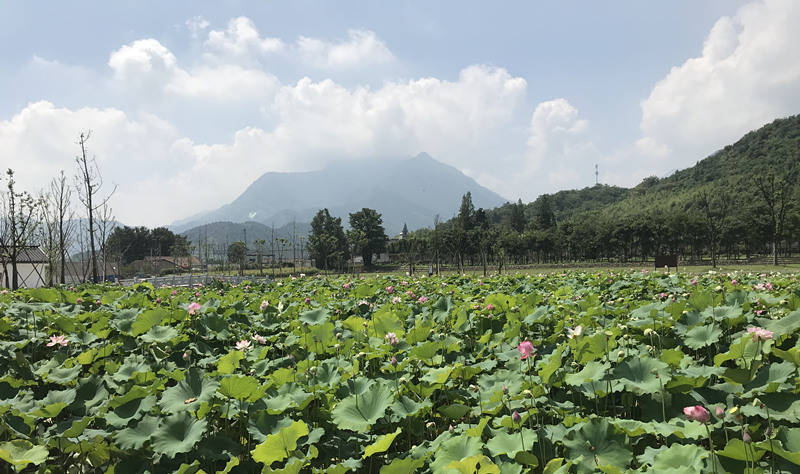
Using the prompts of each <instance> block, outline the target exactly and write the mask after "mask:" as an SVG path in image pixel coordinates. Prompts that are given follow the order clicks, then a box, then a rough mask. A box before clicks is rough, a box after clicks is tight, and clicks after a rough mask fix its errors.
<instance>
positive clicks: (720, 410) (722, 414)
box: [716, 407, 725, 418]
mask: <svg viewBox="0 0 800 474" xmlns="http://www.w3.org/2000/svg"><path fill="white" fill-rule="evenodd" d="M716 413H717V418H723V417H725V410H724V409H723V408H722V407H717V410H716Z"/></svg>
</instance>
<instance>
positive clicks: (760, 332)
mask: <svg viewBox="0 0 800 474" xmlns="http://www.w3.org/2000/svg"><path fill="white" fill-rule="evenodd" d="M747 333H748V334H750V335H751V336H752V337H753V342H758V341H766V340H769V339H772V331H767V330H766V329H764V328H757V327H755V326H750V327H749V328H747Z"/></svg>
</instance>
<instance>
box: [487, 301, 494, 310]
mask: <svg viewBox="0 0 800 474" xmlns="http://www.w3.org/2000/svg"><path fill="white" fill-rule="evenodd" d="M486 309H488V310H489V311H491V310H493V309H494V306H493V305H492V304H491V303H490V304H487V305H486Z"/></svg>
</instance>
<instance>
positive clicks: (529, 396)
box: [522, 389, 533, 398]
mask: <svg viewBox="0 0 800 474" xmlns="http://www.w3.org/2000/svg"><path fill="white" fill-rule="evenodd" d="M522 394H523V395H525V396H526V397H527V398H533V392H531V391H530V390H527V389H526V390H523V391H522Z"/></svg>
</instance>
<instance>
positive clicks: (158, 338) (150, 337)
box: [140, 326, 179, 342]
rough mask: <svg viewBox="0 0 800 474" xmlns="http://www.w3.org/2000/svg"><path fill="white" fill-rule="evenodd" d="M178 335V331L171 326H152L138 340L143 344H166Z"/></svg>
mask: <svg viewBox="0 0 800 474" xmlns="http://www.w3.org/2000/svg"><path fill="white" fill-rule="evenodd" d="M178 334H179V333H178V330H177V329H175V328H174V327H172V326H153V327H152V328H150V330H149V331H147V332H146V333H144V334H142V335H141V337H140V339H141V340H142V341H144V342H167V341H169V340H170V339H172V338H175V337H178Z"/></svg>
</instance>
